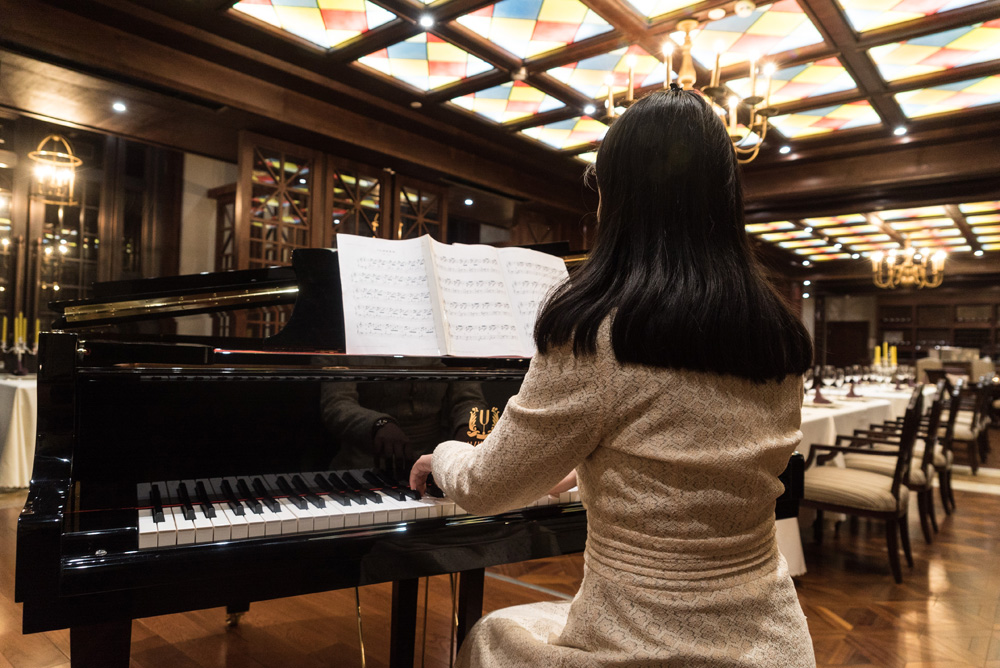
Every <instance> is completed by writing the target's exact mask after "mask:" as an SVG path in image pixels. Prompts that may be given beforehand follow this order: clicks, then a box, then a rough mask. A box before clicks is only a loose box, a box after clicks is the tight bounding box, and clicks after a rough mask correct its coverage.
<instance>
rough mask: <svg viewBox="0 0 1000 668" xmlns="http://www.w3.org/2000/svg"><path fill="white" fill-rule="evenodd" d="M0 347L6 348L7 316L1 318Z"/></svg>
mask: <svg viewBox="0 0 1000 668" xmlns="http://www.w3.org/2000/svg"><path fill="white" fill-rule="evenodd" d="M0 346H3V347H4V348H6V347H7V316H4V317H3V341H2V342H0Z"/></svg>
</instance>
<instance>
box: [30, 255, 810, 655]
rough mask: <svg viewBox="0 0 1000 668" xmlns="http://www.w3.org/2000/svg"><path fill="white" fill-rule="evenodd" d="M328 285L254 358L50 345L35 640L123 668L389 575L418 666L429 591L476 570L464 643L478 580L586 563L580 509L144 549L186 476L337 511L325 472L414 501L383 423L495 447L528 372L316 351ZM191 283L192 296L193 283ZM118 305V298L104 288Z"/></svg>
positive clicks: (192, 489) (795, 483)
mask: <svg viewBox="0 0 1000 668" xmlns="http://www.w3.org/2000/svg"><path fill="white" fill-rule="evenodd" d="M307 255H308V256H309V257H310V258H311V259H310V263H311V264H317V262H318V264H319V265H320V269H319V271H318V273H314V274H313V279H316V277H317V276H318V277H319V279H322V278H323V277H324V276H326V277H329V276H330V275H331V274H330V269H329V266H327V265H326V264H323V262H325V261H326V260H324V256H323V255H321V254H317V253H314V252H310V253H309V254H307ZM328 255H329V254H327V257H328ZM320 260H322V262H320ZM307 264H309V263H307ZM297 269H298V268H297ZM279 278H281V280H285V278H286V277H284V276H281V277H279ZM319 279H316V280H312V283H313V288H309V287H307V286H308V285H309V284H310V280H311V279H310V280H305V281H300V283H299V285H300V288H302V289H301V290H300V292H299V295H298V297H297V299H298V301H297V304H296V311H295V313H294V314H293V318H292V323H290V324H289V326H288V327H286V331H285V332H283V334H286V336H285V337H284V338H281V337H280V336H279V337H275V340H274V341H271V342H269V343H265V342H258V345H256V346H247V347H249V348H254V349H251V350H235V349H222V348H219V347H216V346H213V345H191V344H184V345H180V344H163V343H153V344H151V343H124V342H120V341H113V340H102V339H101V337H98V336H93V335H81V334H74V333H46V334H43V335H42V337H41V342H40V343H41V346H40V353H39V361H40V368H39V385H38V391H39V396H38V440H37V445H36V450H35V462H34V471H33V479H32V484H31V489H30V491H29V495H28V500H27V503H26V505H25V508H24V510H23V512H22V514H21V517H20V520H19V524H18V537H17V550H18V554H17V567H16V575H15V599H16V600H18V601H21V602H23V603H24V608H23V614H24V617H23V630H24V631H25V632H26V633H30V632H36V631H44V630H50V629H58V628H66V627H70V628H71V653H72V660H73V665H74V666H76V667H77V668H79V667H80V666H84V665H102V666H112V665H127V662H128V643H129V629H130V622H131V620H132V619H134V618H138V617H145V616H151V615H159V614H165V613H171V612H180V611H186V610H192V609H200V608H208V607H216V606H229V607H232V608H237V609H238V608H239V607H240V606H243V607H245V606H246V605H248V604H249V603H250V602H252V601H258V600H266V599H270V598H277V597H284V596H294V595H298V594H305V593H310V592H316V591H325V590H329V589H337V588H343V587H350V586H356V585H366V584H373V583H378V582H389V581H391V582H393V583H394V588H393V591H394V596H393V629H392V636H393V641H392V649H391V656H390V662H391V664H392V665H394V666H401V665H412V658H413V657H412V652H413V638H414V633H415V629H414V625H413V621H414V620H415V612H414V611H415V606H416V581H417V578H419V577H423V576H428V575H436V574H443V573H452V572H461V573H464V574H466V575H467V576H468V578H465V577H463V582H465V581H466V580H467V581H468V583H469V589H468V593H467V594H463V596H466V597H467V598H466V599H463V600H464V601H466V604H465V607H464V609H465V610H466V613H465V616H464V617H463V618H462V619H461V620H460V634H461V632H462V631H464V630H465V629H467V628H468V627H469V626H470V625H471V624H472V623H473V622H474V621H475V619H476V618H477V617H478V614H479V613H478V608H479V607H480V606H479V605H477V596H478V597H479V599H478V602H479V603H481V594H482V589H481V585H482V569H483V568H484V567H486V566H490V565H497V564H502V563H510V562H516V561H522V560H526V559H534V558H541V557H547V556H554V555H560V554H569V553H574V552H579V551H581V550H582V549H583V547H584V544H585V540H586V513H585V511H584V509H583V508H582V506H581V505H580V503H579V502H577V501H574V500H572V498H564V499H562V501H564V502H562V503H554V504H546V505H542V506H538V507H531V508H526V509H521V510H518V511H514V512H511V513H506V514H503V515H499V516H495V517H487V518H482V517H470V516H466V515H461V514H454V515H452V514H450V513H447V512H444V513H442V512H438V513H436V516H433V517H432V516H430V514H428V516H426V517H424V516H423V515H422V514H421V515H420V516H419V517H418V515H416V514H413V515H409V514H406V515H404V514H402V513H400V514H399V515H396V514H393V515H389V514H388V513H387V514H386V515H385V516H384V519H385V521H382V516H375V515H372V516H371V517H370V518H368V519H370V520H371V522H370V523H369V522H368V521H365V522H362V521H360V520H359V521H358V523H357V525H353V524H352V523H351V522H348V521H346V520H345V521H344V522H342V523H340V524H337V523H336V522H334V521H330V522H329V523H328V524H326V525H324V524H323V523H322V522H319V523H318V524H309V525H306V524H304V525H303V526H304V527H305V529H304V530H301V531H299V530H295V531H289V532H285V533H276V532H274V531H271V532H265V534H264V535H257V536H254V537H251V536H249V535H247V536H246V537H242V536H240V537H237V538H233V537H232V535H228V537H227V534H226V533H225V530H222V533H220V534H219V539H218V540H216V536H215V534H213V537H212V539H210V540H209V539H206V536H207V534H204V535H202V537H201V540H195V541H193V542H188V541H187V540H186V539H185V540H184V541H179V540H175V541H174V544H173V545H170V544H169V542H170V541H169V540H166V541H165V542H164V544H163V545H160V544H159V543H157V544H156V546H153V545H152V544H150V542H149V540H150V538H149V535H148V525H147V526H146V535H144V537H143V541H144V542H143V546H142V548H140V529H139V525H140V510H141V511H143V514H148V513H152V512H155V511H156V510H157V509H158V508H159V509H162V508H163V507H164V506H166V508H167V509H168V510H167V512H170V513H173V514H175V515H176V513H178V512H184V511H185V510H186V508H183V507H184V506H185V505H186V503H187V501H185V499H183V498H182V497H183V494H181V493H180V492H179V491H178V486H177V483H178V482H184V483H185V485H184V486H185V488H186V489H187V495H188V496H189V497H190V499H189V501H190V503H191V506H196V505H201V506H207V505H212V506H215V507H216V508H217V510H218V511H219V512H221V513H222V514H225V510H226V507H227V504H229V502H230V501H231V499H230V498H229V495H228V494H227V493H226V492H225V491H223V490H222V488H221V483H222V481H224V480H226V479H228V480H229V481H230V486H231V487H233V488H235V489H236V491H237V494H236V496H237V499H236V501H237V502H238V505H241V506H243V507H244V508H243V512H244V513H246V512H248V511H249V510H250V508H251V506H253V505H254V502H263V501H264V497H270V498H271V499H272V500H273V499H278V498H280V499H281V500H282V502H283V503H289V502H292V501H294V497H297V496H298V497H302V498H303V499H306V497H307V496H308V495H312V496H313V497H318V498H320V499H322V500H323V501H324V502H327V503H339V501H338V500H337V499H335V498H334V497H336V496H338V495H340V494H341V493H343V492H344V491H345V490H343V489H339V488H337V486H336V485H335V484H333V483H331V485H332V488H327V487H325V486H324V485H323V484H322V483H321V482H317V481H316V480H315V475H316V474H322V475H323V476H324V477H325V479H326V481H327V482H331V480H332V478H331V477H330V474H331V473H334V474H335V475H334V478H336V479H337V480H341V481H344V480H349V481H350V480H353V481H354V482H348V484H347V485H346V486H347V487H348V488H351V487H353V489H348V490H346V491H347V493H349V494H353V495H357V494H361V493H362V491H363V492H364V493H366V494H369V493H375V494H379V495H384V498H385V499H386V500H388V499H390V498H391V497H392V496H393V495H396V494H400V493H402V494H403V495H404V496H406V494H405V493H404V492H403V489H404V488H405V482H404V481H405V478H406V475H407V473H408V463H407V462H401V461H393V459H392V458H388V457H385V458H381V459H380V460H379V461H375V460H374V458H373V456H372V439H373V425H374V424H375V423H376V421H377V420H378V419H379V418H380V417H387V418H390V419H391V421H392V422H393V423H394V424H395V425H397V426H398V427H399V429H400V430H401V431H402V432H403V433H404V434H405V435H406V436H407V438H408V439H409V441H410V446H411V448H412V450H413V454H420V453H421V452H425V451H430V450H431V449H432V448H433V446H434V445H436V444H437V443H438V442H440V441H441V440H446V439H450V438H461V439H463V440H470V441H472V442H476V441H477V440H480V439H482V438H483V437H484V436H485V434H486V433H487V432H488V431H489V429H490V428H491V427H492V422H493V419H494V415H495V414H498V413H500V412H502V410H503V408H504V406H505V405H506V402H507V399H508V398H509V397H510V396H512V395H513V394H515V393H516V392H517V390H518V388H519V386H520V383H521V380H522V378H523V376H524V373H525V372H526V370H527V365H528V362H527V360H520V359H413V358H406V359H401V358H360V357H351V356H347V355H343V354H339V353H331V352H327V351H329V347H326V348H324V346H322V345H317V343H320V344H321V343H323V342H333V343H334V344H335V343H336V342H337V341H342V338H343V337H342V332H340V333H337V332H333V333H331V332H329V331H328V325H329V322H328V320H329V319H328V318H327V320H326V321H324V320H323V318H321V317H318V316H317V317H313V316H310V315H309V309H310V308H314V309H315V308H320V309H325V308H326V307H327V306H329V303H328V302H329V299H328V295H325V294H320V292H321V291H317V289H314V288H318V286H319V285H320V284H321V283H322V280H319ZM146 285H147V284H144V286H146ZM144 289H145V288H144ZM184 289H185V290H186V291H187V292H185V299H187V298H188V294H189V293H190V291H191V286H189V285H186V284H185V286H184ZM283 295H284V296H281V297H280V299H282V300H285V299H287V294H285V293H283ZM317 295H319V296H317ZM111 298H112V299H121V296H120V295H119V294H118V293H117V292H115V291H111ZM88 307H89V306H88ZM100 317H101V318H104V317H105V316H103V315H101V316H100ZM130 317H131V316H130ZM324 317H326V316H324ZM296 319H297V322H298V323H299V324H298V325H297V326H296V327H292V325H293V324H294V323H295V322H296ZM317 322H320V323H322V322H327V324H326V325H323V326H322V327H317V326H315V325H316V323H317ZM302 332H304V335H302V338H296V337H299V336H300V334H299V333H302ZM276 348H277V349H278V350H275V349H276ZM346 470H351V471H353V475H352V476H351V477H350V478H345V477H344V476H343V472H344V471H346ZM369 470H376V471H377V473H376V474H375V476H374V478H373V476H371V475H367V474H366V472H367V471H369ZM275 476H283V480H284V483H282V482H281V481H280V480H278V479H277V478H275ZM296 477H299V480H296V479H295V478H296ZM256 478H261V482H262V484H264V485H265V486H266V487H267V489H266V490H264V493H263V494H257V493H254V494H253V495H252V496H253V497H254V499H250V498H249V496H248V495H247V494H245V493H243V492H240V484H239V483H240V482H241V481H243V482H244V483H246V486H247V487H251V488H252V487H253V482H254V480H255V479H256ZM783 479H784V480H785V483H786V494H785V495H784V496H783V497H782V499H779V502H778V506H777V514H778V516H779V517H789V516H793V515H794V514H796V512H797V499H798V498H799V497H800V496H801V491H800V485H801V482H800V481H801V457H797V458H796V459H793V461H792V465H791V466H790V467H789V470H788V471H786V473H785V475H784V476H783ZM199 482H201V483H202V485H201V488H199V487H198V483H199ZM354 483H359V484H354ZM377 483H380V484H377ZM151 485H156V486H157V488H158V491H160V492H161V496H160V498H159V500H158V502H157V501H155V500H153V499H152V498H151V497H150V489H151ZM303 485H304V486H305V487H306V489H303V487H302V486H303ZM160 487H163V488H165V489H166V494H165V498H164V495H163V494H162V490H160V489H159V488H160ZM289 487H290V488H291V489H290V490H289ZM361 488H364V489H363V490H362V489H361ZM199 492H203V494H199ZM206 496H207V497H209V498H205V497H206ZM409 498H412V497H409ZM367 502H368V503H372V504H374V503H376V501H374V500H372V499H368V501H367ZM383 503H384V501H383ZM314 505H315V504H314ZM389 505H391V504H388V503H386V506H387V507H388V506H389ZM307 507H308V499H307ZM230 509H231V508H230ZM355 510H357V509H355ZM202 512H204V508H202ZM376 520H377V521H376ZM146 521H147V520H146V519H144V520H143V522H146ZM477 583H478V589H477V586H476V585H477ZM411 612H412V613H413V614H412V615H411V614H410V613H411Z"/></svg>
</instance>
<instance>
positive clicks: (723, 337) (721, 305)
mask: <svg viewBox="0 0 1000 668" xmlns="http://www.w3.org/2000/svg"><path fill="white" fill-rule="evenodd" d="M596 174H597V186H598V189H599V191H600V195H601V204H600V207H599V210H598V231H597V239H596V241H595V243H594V247H593V249H592V250H591V252H590V257H589V259H588V260H587V262H586V264H585V265H584V266H583V267H581V268H580V269H579V270H578V271H577V272H576V273H575V274H573V277H572V279H571V280H570V281H567V282H566V283H564V284H563V285H562V286H561V287H560V288H558V289H557V290H556V291H555V293H554V294H553V295H552V296H551V297H550V299H549V300H548V302H547V303H546V304H545V306H544V307H543V309H542V312H541V314H540V315H539V318H538V321H537V323H536V326H535V343H536V345H537V346H538V350H539V351H540V352H543V353H544V352H545V351H546V350H547V349H548V348H549V347H550V346H555V345H561V344H564V343H567V342H569V341H572V342H573V349H574V351H576V352H577V353H578V354H579V353H583V352H594V351H595V349H596V339H597V331H598V328H599V327H600V325H601V323H602V322H603V321H604V320H605V319H606V318H607V317H608V316H612V323H611V342H612V347H613V348H614V353H615V357H617V358H618V360H619V361H620V362H623V363H638V364H647V365H652V366H658V367H667V368H673V369H689V370H693V371H708V372H714V373H720V374H732V375H735V376H739V377H742V378H748V379H750V380H754V381H758V382H764V381H767V380H771V379H775V380H778V379H781V378H784V377H785V376H787V375H788V374H801V373H804V372H805V370H806V369H807V368H809V366H810V364H811V362H812V344H811V342H810V340H809V334H808V333H807V332H806V329H805V327H803V325H802V323H800V322H799V320H798V319H797V318H796V317H795V316H794V315H793V314H792V312H791V311H790V310H789V308H788V307H787V306H786V304H785V303H784V301H783V300H782V299H781V297H779V296H778V294H777V293H776V292H775V291H774V289H773V288H772V287H771V285H770V284H769V283H768V282H767V280H766V279H765V278H764V276H763V274H762V272H761V269H760V267H759V265H758V263H757V261H756V259H755V257H754V255H753V252H752V250H751V248H750V242H749V240H748V238H747V234H746V230H745V229H744V226H743V191H742V185H741V182H740V174H739V169H738V166H737V162H736V155H735V152H734V151H733V148H732V145H731V141H730V138H729V134H728V133H727V131H726V129H725V127H724V125H723V123H722V121H721V120H720V119H719V117H718V115H717V114H716V113H715V112H714V111H713V110H712V108H711V106H710V105H709V104H708V103H707V102H706V101H705V100H704V99H702V98H701V96H700V95H698V94H697V93H693V92H689V91H683V90H679V89H674V90H668V91H662V92H656V93H653V94H652V95H649V96H647V97H645V98H643V99H641V100H639V101H637V102H636V103H635V104H634V105H632V107H631V108H629V110H628V111H626V112H625V113H624V114H623V115H622V116H621V117H619V118H618V120H616V121H615V123H614V125H612V126H611V129H609V130H608V133H607V135H606V136H605V138H604V141H603V142H602V144H601V147H600V150H598V152H597V165H596Z"/></svg>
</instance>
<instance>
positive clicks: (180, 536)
mask: <svg viewBox="0 0 1000 668" xmlns="http://www.w3.org/2000/svg"><path fill="white" fill-rule="evenodd" d="M170 510H171V511H172V514H173V516H174V526H175V527H176V528H177V544H178V545H191V544H192V543H194V522H192V521H191V520H189V519H186V518H185V517H184V511H183V510H182V509H181V508H180V506H176V507H174V508H171V509H170ZM163 511H164V513H166V511H167V509H166V508H164V509H163Z"/></svg>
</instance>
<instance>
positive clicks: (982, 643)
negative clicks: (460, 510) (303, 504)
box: [0, 432, 1000, 668]
mask: <svg viewBox="0 0 1000 668" xmlns="http://www.w3.org/2000/svg"><path fill="white" fill-rule="evenodd" d="M998 436H1000V434H998V433H996V432H995V433H994V449H993V453H994V454H993V457H994V458H996V457H997V453H998V452H1000V447H998V446H1000V438H998ZM994 465H995V464H994ZM988 473H989V472H988V471H985V472H982V474H981V475H980V476H977V478H976V479H974V482H975V484H976V485H975V486H974V487H973V488H975V489H981V490H988V491H993V492H995V493H992V494H990V493H978V492H970V491H956V498H957V502H958V512H957V513H956V514H955V515H953V516H951V517H939V523H940V526H941V531H940V533H939V534H937V536H936V540H935V542H934V544H933V545H929V546H928V545H925V544H924V543H923V541H922V539H921V538H920V536H921V534H920V530H919V524H918V520H917V515H916V508H915V506H914V508H913V509H912V511H911V513H910V517H911V520H910V521H911V529H910V535H911V536H912V537H913V539H914V543H913V550H914V559H915V562H916V563H915V565H914V568H913V569H906V568H905V566H904V583H903V584H902V585H896V584H894V583H893V581H892V578H891V576H890V575H889V571H888V561H887V559H886V556H885V537H884V535H882V533H881V530H880V529H879V527H877V526H874V525H869V524H867V523H865V522H862V523H861V524H860V526H859V528H858V531H857V533H856V534H852V533H851V532H850V530H849V529H848V527H847V526H846V525H845V526H843V527H841V528H840V530H839V532H838V533H837V535H834V532H833V531H832V530H830V531H827V535H826V538H825V541H824V544H823V545H822V546H818V545H816V544H814V543H813V542H812V539H811V532H810V531H804V532H803V537H804V543H805V551H806V563H807V565H808V568H809V572H808V573H807V574H806V575H804V576H803V577H801V578H798V579H797V580H796V585H797V588H798V592H799V600H800V601H801V603H802V606H803V609H804V610H805V613H806V615H807V617H808V619H809V628H810V631H811V632H812V636H813V641H814V646H815V649H816V657H817V662H818V666H819V668H827V667H832V666H851V667H854V668H868V667H877V668H897V667H898V668H923V667H929V666H933V667H935V668H958V667H960V666H961V667H970V666H975V667H976V668H1000V477H996V478H990V477H989V475H983V474H988ZM995 475H998V476H1000V472H996V473H995ZM990 483H993V485H991V484H990ZM23 500H24V493H10V494H0V668H10V667H15V668H55V667H59V666H67V667H68V666H69V659H68V657H69V632H68V631H55V632H50V633H41V634H33V635H28V636H25V635H22V634H21V611H20V605H18V604H16V603H14V601H13V569H14V546H15V528H16V521H17V514H18V512H19V511H20V508H21V505H22V504H23ZM581 575H582V559H581V557H580V556H579V555H575V556H570V557H562V558H557V559H545V560H540V561H535V562H528V563H524V564H513V565H508V566H504V567H501V568H496V569H492V572H491V577H488V578H487V579H486V608H487V610H492V609H496V608H501V607H506V606H508V605H517V604H520V603H528V602H532V601H540V600H553V599H557V598H568V597H571V596H572V594H573V593H574V592H575V591H576V588H577V586H578V584H579V581H580V577H581ZM519 583H523V584H519ZM524 585H529V586H524ZM450 591H451V590H450V584H449V581H448V578H447V577H436V578H432V579H431V580H430V592H429V614H428V616H427V646H426V654H425V656H424V661H423V665H426V666H428V667H434V668H439V667H445V666H447V665H448V653H449V651H448V649H449V628H450V627H449V618H450V615H451V603H450ZM389 597H390V587H389V585H378V586H371V587H364V588H362V590H361V604H362V612H363V622H364V639H365V646H366V650H367V651H366V655H367V665H368V666H369V667H370V668H380V667H383V666H385V665H386V664H387V660H388V644H387V640H388V628H389V623H388V621H389V620H388V616H387V614H386V611H387V610H388V608H389ZM420 597H421V598H420V600H421V601H422V600H423V586H421V592H420ZM224 617H225V615H224V611H223V610H222V609H212V610H201V611H195V612H189V613H184V614H177V615H165V616H162V617H153V618H148V619H142V620H137V621H135V622H134V623H133V626H132V665H133V666H134V667H136V668H221V667H227V668H235V667H244V666H245V667H248V668H290V667H294V668H312V667H314V666H315V667H319V666H360V665H361V662H360V654H359V648H358V634H357V620H356V616H355V612H354V592H353V591H350V590H347V591H338V592H326V593H322V594H314V595H310V596H300V597H295V598H287V599H281V600H277V601H268V602H263V603H254V604H253V605H252V606H251V609H250V612H249V613H248V614H247V615H246V617H244V619H243V621H242V623H241V624H240V626H239V627H238V628H235V629H232V630H227V629H226V628H225V625H224ZM422 624H423V618H422V615H421V617H420V618H418V641H417V643H418V644H417V650H416V654H417V662H416V665H417V666H420V665H422V664H421V644H420V639H419V635H420V633H419V630H420V628H421V626H422ZM542 668H544V667H542Z"/></svg>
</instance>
